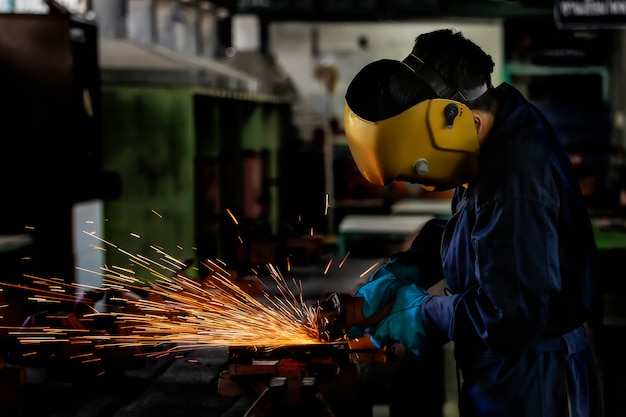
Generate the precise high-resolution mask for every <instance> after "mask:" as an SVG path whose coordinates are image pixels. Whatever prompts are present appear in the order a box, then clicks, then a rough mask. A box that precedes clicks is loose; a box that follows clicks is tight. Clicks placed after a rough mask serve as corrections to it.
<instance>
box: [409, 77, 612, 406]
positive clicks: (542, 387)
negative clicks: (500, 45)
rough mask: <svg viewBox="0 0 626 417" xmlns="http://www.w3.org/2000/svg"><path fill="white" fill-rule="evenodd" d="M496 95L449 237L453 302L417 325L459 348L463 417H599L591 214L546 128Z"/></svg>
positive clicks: (518, 103)
mask: <svg viewBox="0 0 626 417" xmlns="http://www.w3.org/2000/svg"><path fill="white" fill-rule="evenodd" d="M495 92H496V94H497V96H498V100H499V108H498V111H497V114H496V117H495V124H494V126H493V129H492V131H491V133H490V134H489V137H488V138H487V140H486V143H484V144H483V145H482V146H481V155H480V160H479V165H478V167H479V168H478V175H477V177H476V178H475V180H474V181H472V182H471V183H470V184H469V185H468V186H467V187H459V188H457V189H456V190H455V193H454V197H453V199H452V209H453V216H452V218H451V219H450V221H449V222H448V224H447V225H446V228H445V231H444V234H443V241H442V247H441V257H442V262H443V273H444V276H445V278H446V281H447V284H448V286H449V288H450V290H451V292H452V295H450V296H447V297H446V296H440V297H429V298H428V299H427V300H426V301H425V302H424V304H423V305H422V308H421V316H422V320H423V322H424V326H425V329H426V332H427V335H428V336H429V338H433V339H436V340H438V341H439V342H442V343H444V342H446V341H447V340H453V341H454V343H455V345H454V347H455V358H456V361H457V366H458V368H459V370H460V377H461V379H462V385H461V386H462V389H461V393H460V399H459V411H460V415H461V417H473V416H480V417H496V416H497V417H522V416H523V417H565V416H568V417H570V416H573V417H600V416H602V412H603V411H602V401H601V390H600V386H599V379H598V375H597V371H596V365H595V362H594V358H593V355H592V352H591V349H590V347H589V345H588V343H587V339H586V330H585V327H584V324H585V322H586V320H587V319H588V316H589V313H590V309H591V307H592V300H593V292H594V287H595V280H596V277H595V275H594V262H595V250H596V248H595V241H594V236H593V230H592V226H591V222H590V218H589V216H588V211H587V208H586V206H585V204H584V202H583V199H582V196H581V193H580V190H579V185H578V182H577V179H576V177H575V174H574V172H573V169H572V166H571V164H570V162H569V160H568V156H567V154H566V153H565V151H564V149H563V148H562V146H561V144H560V142H559V139H558V138H557V137H556V135H555V134H554V133H553V130H552V128H551V127H550V125H549V123H548V122H547V121H546V119H545V118H544V116H543V115H542V114H541V113H540V112H539V111H538V110H537V109H536V108H535V107H534V106H533V105H532V104H530V103H529V102H528V101H527V100H526V99H525V98H524V97H523V96H522V95H521V94H520V93H519V92H518V91H517V90H515V89H514V88H513V87H512V86H510V85H509V84H506V83H503V84H501V85H500V86H498V87H497V88H496V89H495Z"/></svg>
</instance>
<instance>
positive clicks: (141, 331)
mask: <svg viewBox="0 0 626 417" xmlns="http://www.w3.org/2000/svg"><path fill="white" fill-rule="evenodd" d="M85 233H87V232H85ZM88 234H89V233H88ZM89 235H90V236H92V237H94V238H96V239H98V240H100V241H101V242H103V243H105V244H106V245H110V246H113V247H115V248H116V249H117V250H120V251H122V252H123V253H125V254H127V255H128V257H129V260H131V261H132V262H133V263H134V265H135V267H137V268H141V269H142V270H143V272H147V273H148V274H149V275H150V276H151V279H150V280H145V279H142V278H140V277H139V275H140V274H139V273H138V272H137V271H134V270H130V269H128V268H121V267H116V266H113V267H107V266H105V267H103V268H102V271H88V272H91V273H94V274H98V275H100V276H102V278H103V284H102V286H101V287H92V286H87V285H84V284H77V283H65V282H63V281H62V280H60V279H53V278H52V279H51V278H42V277H35V276H26V278H28V279H30V283H29V284H28V285H26V286H24V285H21V284H12V283H0V290H1V289H2V287H13V288H18V289H22V290H26V291H28V292H29V293H30V294H32V296H31V297H30V299H31V300H32V301H36V302H38V303H42V305H44V306H48V305H50V304H52V305H54V304H59V303H61V302H72V303H74V302H75V293H76V292H81V293H84V294H83V300H89V297H88V295H90V294H91V295H94V294H99V295H100V296H102V295H104V294H106V295H108V298H107V303H106V304H107V305H106V306H105V308H101V309H102V310H105V311H99V310H98V309H97V308H96V305H97V303H95V302H90V301H83V302H78V303H76V304H74V306H75V307H74V312H73V313H72V314H74V315H75V317H74V321H73V322H74V323H76V322H77V323H78V324H76V325H74V326H70V325H68V326H66V327H59V328H57V327H47V326H39V327H37V326H22V327H19V328H7V327H4V328H3V327H0V328H3V329H8V330H9V334H10V335H11V336H14V337H16V338H17V339H18V340H19V342H20V343H21V344H22V345H41V344H45V343H51V342H59V341H61V342H68V341H69V342H70V343H72V344H81V343H95V342H97V345H98V346H99V347H103V348H104V347H151V348H154V347H162V346H168V348H167V352H173V351H185V350H196V349H201V348H210V347H218V346H247V347H258V348H263V349H271V348H274V347H280V346H288V345H307V344H317V343H323V342H321V338H320V334H319V331H318V326H317V324H316V317H314V313H311V310H310V309H309V307H308V306H307V305H306V303H305V302H304V300H303V296H302V286H301V284H300V283H299V282H297V281H296V280H295V279H292V280H290V281H287V280H285V279H284V277H283V276H282V274H281V273H280V271H279V270H278V269H277V268H275V267H274V266H273V265H268V270H269V272H270V276H271V278H272V279H273V280H272V282H271V284H267V283H263V281H262V280H261V279H260V278H259V277H258V276H255V279H256V280H257V281H258V283H259V284H260V285H261V286H263V287H264V290H263V291H262V297H254V296H252V295H250V294H249V293H248V292H246V291H244V290H243V289H242V288H241V287H240V286H238V285H237V283H236V282H235V280H234V279H232V277H231V275H230V274H229V273H228V271H227V270H226V269H224V268H223V267H222V265H221V264H220V262H219V261H215V260H205V261H203V264H204V266H206V267H207V269H208V270H210V271H212V273H211V274H210V276H208V277H207V278H205V279H193V278H190V277H188V276H186V275H185V274H184V270H185V269H186V268H187V267H188V265H187V264H185V263H183V262H181V261H180V260H177V259H175V258H173V257H171V256H169V255H168V254H166V253H164V252H163V251H162V250H161V249H159V248H156V247H152V249H153V250H154V252H155V256H154V257H153V258H155V259H151V258H148V257H146V256H142V255H132V254H130V253H128V252H125V251H123V250H122V249H120V248H117V247H116V246H115V245H112V244H111V243H109V242H106V241H104V240H102V239H100V238H98V237H96V236H94V235H93V234H89ZM137 294H148V295H147V296H146V297H141V296H138V295H137ZM77 306H78V307H79V309H77ZM0 307H3V306H0ZM78 310H79V311H80V314H78V313H77V311H78ZM103 318H104V319H109V320H110V321H113V322H114V323H116V328H117V329H119V330H120V331H119V332H117V333H115V334H109V333H102V332H94V331H90V327H89V326H90V324H91V323H94V322H95V321H96V320H97V319H103ZM67 322H68V321H67V320H66V321H65V322H64V323H67ZM70 322H72V321H71V320H70ZM0 324H1V321H0ZM161 353H162V352H161Z"/></svg>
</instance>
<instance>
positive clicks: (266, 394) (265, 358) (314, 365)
mask: <svg viewBox="0 0 626 417" xmlns="http://www.w3.org/2000/svg"><path fill="white" fill-rule="evenodd" d="M357 350H358V351H359V352H360V351H361V350H362V351H365V350H367V349H364V348H363V347H360V348H358V349H357ZM357 350H353V349H352V348H351V346H350V343H349V342H347V341H344V342H338V343H322V344H317V345H298V346H284V347H279V348H272V349H262V348H261V349H260V348H252V347H230V348H229V363H228V368H227V369H226V370H224V371H222V372H221V373H220V377H219V382H218V395H220V396H224V397H249V396H250V395H251V394H252V395H256V396H257V398H256V400H255V401H254V403H253V404H252V406H251V407H250V409H249V410H248V412H247V414H246V416H248V417H253V416H254V417H260V416H283V415H284V416H288V415H289V416H293V415H299V416H316V417H317V416H322V417H341V416H353V415H361V414H360V413H359V412H356V411H357V410H359V409H360V408H361V407H363V404H366V403H367V401H363V399H362V398H361V397H360V396H361V395H363V394H362V390H361V389H360V388H361V384H362V380H361V378H360V366H359V361H358V360H357V358H356V356H355V353H356V352H357ZM363 412H365V410H363Z"/></svg>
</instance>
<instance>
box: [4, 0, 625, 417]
mask: <svg viewBox="0 0 626 417" xmlns="http://www.w3.org/2000/svg"><path fill="white" fill-rule="evenodd" d="M591 3H603V4H604V2H600V1H597V2H593V1H592V2H589V1H582V0H577V1H574V0H569V1H565V0H554V1H544V0H463V1H461V0H419V1H418V0H392V1H384V0H361V1H350V0H342V1H324V0H215V1H213V0H65V1H61V0H59V1H53V0H4V1H2V0H0V92H1V93H0V114H2V120H3V122H4V123H3V124H4V126H5V128H4V129H5V130H4V131H3V133H2V150H1V151H0V174H1V177H0V178H1V179H0V181H1V184H2V191H3V199H2V203H1V204H0V416H2V417H70V416H80V417H107V416H110V417H126V416H129V417H130V416H132V417H144V416H146V417H147V416H151V417H155V416H156V417H160V416H164V417H165V416H167V417H175V416H211V417H240V416H246V417H248V416H249V417H252V416H256V417H260V416H268V417H270V416H281V417H282V416H311V417H316V416H326V417H331V416H334V417H344V416H350V417H398V416H401V415H415V416H416V417H417V416H424V417H429V416H435V417H458V411H457V404H456V398H457V377H458V375H457V374H456V368H455V363H454V357H453V356H452V349H453V346H452V342H449V343H448V344H446V345H444V346H443V347H442V349H441V351H440V352H438V355H435V356H434V357H433V358H431V360H430V361H429V362H428V364H427V366H424V365H423V364H422V365H420V366H421V368H419V369H418V370H417V371H416V372H411V368H410V366H409V367H405V363H404V362H403V358H404V355H403V352H402V348H401V347H398V349H397V350H389V349H387V350H383V349H377V348H376V347H375V346H374V345H372V344H371V343H368V340H367V338H366V337H364V338H363V339H362V340H360V339H353V340H349V341H345V340H342V341H330V342H326V343H323V342H320V343H316V344H299V343H297V339H293V340H295V341H296V342H294V344H288V343H282V344H281V346H278V347H275V346H271V348H268V346H263V343H264V341H265V340H270V337H271V336H272V335H267V339H265V338H262V337H261V336H259V335H260V334H261V330H260V329H266V330H264V331H265V332H269V333H271V332H272V331H274V332H276V334H278V335H280V332H281V331H283V330H284V331H285V334H287V330H285V329H282V328H281V327H282V326H280V325H276V326H274V328H273V329H272V328H271V320H272V317H273V316H271V314H270V313H271V311H270V312H268V311H267V309H270V310H272V306H273V307H274V308H275V309H277V310H280V311H281V312H282V311H283V310H282V309H279V308H278V306H284V305H286V304H287V305H288V306H289V307H291V306H292V305H294V307H293V310H297V312H298V313H301V312H302V311H303V310H304V311H306V307H307V306H312V305H316V303H319V302H320V301H324V302H332V300H333V299H331V298H330V296H331V295H332V294H352V293H353V292H354V291H355V290H356V289H357V288H358V286H359V285H360V284H362V283H363V282H365V280H366V279H367V274H368V272H371V271H372V269H373V268H374V267H375V266H376V265H380V264H381V263H382V262H384V261H385V260H386V259H388V256H389V254H391V253H393V252H395V251H398V250H402V249H406V248H407V247H408V246H410V244H411V242H412V240H413V238H414V237H415V236H416V235H417V233H418V232H419V230H420V228H421V227H422V225H424V223H425V222H426V221H428V220H429V219H432V218H442V219H445V218H447V217H448V216H450V214H451V213H450V198H451V193H450V192H449V191H441V192H429V191H426V190H424V189H422V188H421V187H419V186H418V185H415V184H408V183H400V182H394V183H391V184H389V185H386V186H384V187H380V186H376V185H373V184H371V183H369V182H368V181H367V180H365V179H364V178H363V176H362V175H361V173H360V172H359V170H358V168H357V167H356V165H355V163H354V161H353V159H352V157H351V155H350V152H349V149H348V146H347V142H346V139H345V136H344V134H343V126H342V124H343V105H344V95H345V91H346V88H347V85H348V84H349V82H350V80H351V79H352V77H353V76H354V75H355V74H356V73H357V71H358V70H359V69H360V68H362V67H363V66H364V65H366V64H367V63H369V62H372V61H374V60H377V59H384V58H389V59H402V58H403V57H404V56H405V55H406V54H407V53H408V52H409V51H410V49H411V48H412V45H413V41H414V39H415V37H416V36H417V35H418V34H420V33H423V32H427V31H430V30H433V29H436V28H442V27H454V28H457V29H459V30H461V31H462V32H463V33H464V34H465V35H467V36H468V37H469V38H470V39H473V40H474V41H475V42H476V43H478V44H479V45H480V46H481V47H482V48H483V49H485V51H487V52H488V53H489V54H490V55H491V56H492V58H493V59H494V61H495V62H496V67H495V69H494V74H493V77H494V79H493V82H494V84H496V85H497V84H499V83H501V82H508V83H510V84H512V85H514V86H516V87H517V88H518V89H520V91H522V92H523V93H524V94H525V96H526V97H527V98H528V99H529V100H530V101H531V102H533V104H535V105H536V106H537V107H539V108H540V109H541V110H542V111H543V112H544V113H545V114H546V115H547V116H548V118H549V119H550V120H551V122H552V124H553V126H554V127H555V130H556V131H557V133H558V134H559V137H560V138H561V139H562V142H563V144H564V146H565V148H566V150H567V151H568V153H569V155H570V157H571V160H572V162H573V163H574V166H575V168H576V172H577V174H578V175H579V182H580V185H581V189H582V191H583V195H584V196H585V198H586V202H587V204H588V209H589V212H590V214H591V216H592V220H593V222H594V228H595V229H594V230H595V233H596V241H597V246H598V252H599V256H600V260H601V262H600V271H599V274H598V279H599V288H600V289H601V294H599V297H598V298H599V302H598V307H597V308H596V311H595V312H594V315H593V319H591V320H590V322H589V323H588V330H589V333H590V335H591V340H592V344H593V345H592V347H593V349H594V353H595V355H596V357H597V359H598V364H599V366H600V374H601V375H600V377H601V383H602V389H603V395H604V400H605V403H606V411H607V414H606V416H605V417H623V416H624V415H626V402H625V401H624V396H625V394H626V354H625V352H626V342H624V340H625V339H626V307H625V306H626V269H625V268H624V264H623V263H622V261H623V259H624V256H625V255H626V127H625V118H626V116H625V114H626V80H624V77H623V76H622V75H623V74H624V69H625V68H626V31H625V30H624V28H626V1H613V2H612V4H615V5H617V6H616V7H617V8H616V9H615V10H614V11H613V12H612V14H611V13H609V12H608V11H607V12H606V13H605V14H603V13H602V11H601V10H600V11H599V9H595V12H594V13H591V12H590V13H588V14H587V13H586V12H585V10H586V9H585V7H583V6H584V5H587V6H589V4H591ZM568 7H569V8H568ZM619 7H621V9H619ZM588 8H589V9H590V10H591V7H588ZM111 280H113V281H115V282H117V283H120V284H119V287H118V286H116V285H117V284H113V285H110V286H109V284H110V282H112V281H111ZM123 280H124V281H125V284H121V282H122V281H123ZM211 280H215V281H211ZM209 281H211V282H218V284H214V285H216V288H217V291H218V292H219V294H227V295H228V294H235V295H236V296H237V297H235V298H237V300H238V301H232V300H233V299H232V298H228V299H227V301H225V300H226V297H227V295H216V293H215V292H206V291H205V290H202V288H204V287H202V286H201V285H200V284H198V286H195V285H194V284H192V283H202V285H205V284H206V283H207V282H209ZM131 282H132V283H131ZM163 282H168V283H171V284H172V286H171V287H169V286H165V284H162V283H163ZM277 282H278V283H277ZM155 283H156V284H155ZM105 284H106V285H105ZM122 285H124V286H122ZM206 285H209V284H206ZM126 286H127V287H126ZM128 288H130V289H132V291H127V289H128ZM172 288H175V289H172ZM286 288H287V289H286ZM207 294H210V295H207ZM133 297H134V298H133ZM213 297H215V298H213ZM220 297H224V298H220ZM138 299H139V301H137V300H138ZM143 300H148V301H149V302H150V303H151V304H149V305H150V306H152V308H153V309H154V313H150V312H146V313H145V314H144V316H143V317H149V318H150V320H152V323H149V322H145V324H141V325H140V324H135V325H136V326H137V327H141V328H144V327H143V326H145V327H146V328H148V330H147V331H146V332H148V333H149V332H150V330H149V329H153V327H150V326H153V325H154V326H155V327H154V328H155V329H156V328H157V327H156V326H157V325H155V324H154V323H162V325H163V326H164V327H163V328H160V330H158V331H156V330H153V331H154V332H156V333H159V332H163V334H164V335H165V336H159V337H160V338H157V339H156V340H158V343H156V342H155V343H152V344H151V343H149V342H150V339H149V338H148V336H146V338H145V339H141V340H142V341H143V340H147V341H146V342H140V343H137V342H135V343H133V340H134V339H132V333H133V329H132V328H131V327H132V326H133V325H130V324H129V325H125V324H124V318H125V317H126V314H128V315H129V316H128V317H131V316H132V314H133V313H132V312H128V309H129V307H128V306H132V305H143V304H141V301H143ZM168 300H170V301H171V303H170V301H168ZM211 300H217V301H218V302H220V303H226V306H228V304H227V303H229V302H233V306H232V309H233V310H236V309H240V308H241V309H242V313H241V315H240V316H237V315H235V316H232V317H231V318H230V321H228V319H227V318H223V319H222V320H221V322H220V323H214V322H213V321H219V320H217V319H216V318H215V317H214V316H213V315H211V314H213V313H214V310H215V309H213V311H209V310H211V308H212V307H210V304H211ZM242 300H243V301H242ZM267 300H269V303H267ZM257 302H258V306H259V307H257V308H258V309H259V310H258V311H257V312H254V310H248V307H249V306H250V305H255V306H257ZM203 303H204V304H203ZM236 303H239V304H236ZM165 305H167V306H170V305H176V306H177V310H176V311H175V312H171V311H166V309H165V307H163V306H165ZM220 305H221V306H222V307H221V308H224V309H227V308H226V307H223V305H224V304H220ZM159 306H161V307H162V310H161V309H159ZM205 310H206V311H205ZM95 311H97V312H98V313H102V314H93V313H94V312H95ZM250 311H253V312H250ZM290 311H291V310H290ZM188 312H191V313H190V314H189V315H191V316H195V315H197V316H198V317H203V314H206V315H207V316H206V317H209V318H205V320H206V321H209V320H213V321H212V322H211V323H210V325H211V326H213V325H215V326H222V325H223V326H225V329H224V330H223V332H222V333H223V336H215V333H213V335H212V334H211V331H207V333H206V334H202V335H200V334H197V335H196V337H197V338H196V339H182V340H183V342H178V339H177V338H176V337H175V336H176V329H179V330H180V333H181V334H186V333H185V332H188V329H187V326H185V325H184V324H183V323H185V322H184V321H183V320H184V319H180V318H179V315H180V316H185V314H187V313H188ZM264 314H268V316H265V315H264ZM285 314H286V313H285ZM223 316H224V317H225V316H226V314H225V313H224V315H223ZM133 317H134V316H133ZM185 317H187V316H185ZM229 317H230V316H229ZM285 317H288V318H289V319H293V320H292V321H293V323H284V326H285V327H294V326H295V327H297V328H298V329H300V328H301V323H300V322H298V316H296V315H288V316H287V315H286V316H285ZM141 320H142V319H141V318H140V319H137V321H136V323H144V322H142V321H141ZM168 320H170V322H168ZM129 323H130V322H129ZM169 324H171V325H172V326H173V327H172V328H173V329H174V330H170V332H171V333H167V330H163V329H164V328H165V326H167V325H169ZM246 325H248V327H247V329H246ZM174 326H179V327H174ZM207 326H209V324H207ZM228 326H231V327H230V328H232V329H234V328H237V332H240V333H236V332H235V330H232V331H228V330H229V327H228ZM129 328H130V329H129ZM241 329H243V331H241ZM267 329H269V330H267ZM129 334H131V336H128V335H129ZM168 335H169V336H170V337H169V338H167V336H168ZM237 335H239V336H237ZM125 337H130V339H125ZM220 337H223V338H221V339H220ZM237 337H239V338H240V339H237ZM285 337H286V336H285ZM255 338H256V339H257V340H259V341H260V342H256V341H255ZM125 340H130V342H125ZM281 340H282V339H281ZM231 342H232V343H231ZM93 351H95V352H96V353H94V352H93ZM416 373H422V374H420V375H417V374H416ZM424 375H426V378H424ZM425 379H426V381H425ZM411 390H427V391H428V392H429V393H430V394H432V395H431V396H432V399H433V407H434V408H435V409H436V411H435V412H434V413H432V414H427V413H426V411H425V410H423V411H422V412H419V411H415V412H411V413H409V414H407V412H406V410H412V409H413V408H412V407H414V404H411V399H412V398H411ZM420 407H422V406H420ZM415 410H419V409H417V408H416V409H415ZM590 417H601V416H590Z"/></svg>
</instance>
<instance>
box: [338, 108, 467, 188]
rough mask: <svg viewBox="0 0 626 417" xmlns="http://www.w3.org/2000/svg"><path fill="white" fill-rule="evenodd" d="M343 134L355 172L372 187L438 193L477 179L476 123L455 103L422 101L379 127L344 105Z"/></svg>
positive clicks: (376, 123)
mask: <svg viewBox="0 0 626 417" xmlns="http://www.w3.org/2000/svg"><path fill="white" fill-rule="evenodd" d="M450 122H452V123H450ZM344 128H345V132H346V137H347V140H348V146H349V147H350V152H351V153H352V156H353V158H354V160H355V162H356V165H357V167H358V168H359V171H361V174H362V175H363V176H364V177H365V178H366V179H367V180H368V181H369V182H371V183H373V184H378V185H381V186H382V185H386V184H388V183H390V182H392V181H394V180H398V181H408V182H412V183H417V184H420V185H421V186H422V187H424V188H425V189H427V190H429V191H440V190H441V191H442V190H447V189H450V188H454V187H456V186H458V185H461V184H464V183H466V182H468V181H470V180H471V179H472V178H473V177H474V175H476V165H477V160H478V153H479V145H478V137H477V134H476V127H475V126H474V118H473V117H472V113H471V112H470V110H469V108H468V107H467V106H466V105H464V104H462V103H460V102H458V101H453V100H448V99H440V98H437V99H431V100H425V101H422V102H420V103H418V104H416V105H415V106H413V107H411V108H409V109H408V110H406V111H404V112H402V113H400V114H398V115H396V116H393V117H391V118H388V119H385V120H381V121H378V122H370V121H367V120H365V119H362V118H361V117H359V116H357V115H356V114H355V113H354V112H353V111H352V110H351V109H350V106H348V104H347V103H346V104H345V106H344Z"/></svg>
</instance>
